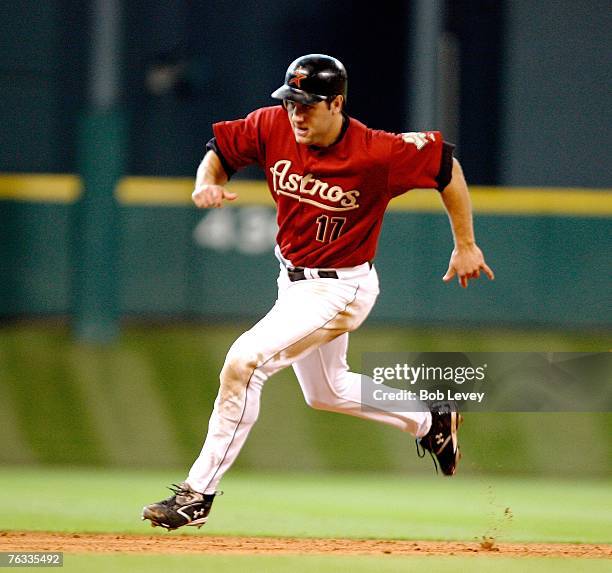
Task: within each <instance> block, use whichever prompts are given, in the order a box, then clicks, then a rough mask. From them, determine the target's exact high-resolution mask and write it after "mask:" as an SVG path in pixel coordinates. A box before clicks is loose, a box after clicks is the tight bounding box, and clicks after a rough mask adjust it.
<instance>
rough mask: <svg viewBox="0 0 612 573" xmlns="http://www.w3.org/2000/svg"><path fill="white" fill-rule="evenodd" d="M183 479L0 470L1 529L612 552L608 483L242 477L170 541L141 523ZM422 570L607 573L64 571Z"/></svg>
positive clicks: (360, 560) (116, 563)
mask: <svg viewBox="0 0 612 573" xmlns="http://www.w3.org/2000/svg"><path fill="white" fill-rule="evenodd" d="M182 477H183V476H182V475H181V473H180V472H137V471H109V470H99V469H82V468H81V469H77V468H63V469H60V468H57V469H49V468H35V467H34V468H33V467H27V468H24V467H4V468H2V469H0V506H1V507H2V512H1V514H0V530H44V531H65V532H77V531H80V532H117V533H140V534H146V535H148V534H151V535H166V536H172V535H198V536H203V535H213V534H214V535H248V536H253V535H255V536H257V535H262V536H275V537H278V536H280V537H283V536H288V537H341V538H345V537H355V538H375V539H419V540H425V539H432V540H464V541H477V540H480V539H481V538H482V537H483V536H493V537H495V538H496V539H497V540H498V541H500V542H507V541H517V542H579V543H600V544H601V543H607V544H609V543H612V522H611V520H610V515H611V508H612V481H609V480H591V481H588V480H581V481H566V480H556V481H555V480H550V479H528V478H523V479H508V478H500V477H495V478H491V477H487V478H477V477H462V476H461V475H458V476H456V477H455V478H453V479H445V478H442V477H439V476H437V477H436V476H431V477H430V478H423V477H411V476H410V475H407V476H405V477H398V476H385V475H384V473H382V472H381V473H379V474H377V475H372V474H344V475H343V474H310V475H308V474H287V475H281V474H270V475H261V474H252V473H248V474H245V473H239V472H235V473H233V474H230V475H228V476H227V477H226V478H225V480H224V482H223V484H222V489H223V490H224V492H225V495H223V496H222V497H219V498H218V499H217V500H216V501H215V506H214V508H213V512H212V513H211V519H210V521H209V523H208V524H207V525H206V526H205V527H204V528H202V529H201V530H196V529H194V530H187V531H185V532H183V530H181V531H180V533H179V532H173V533H168V532H165V531H162V530H160V529H151V528H150V527H149V526H148V525H147V524H146V523H144V522H141V521H140V519H139V515H140V509H141V506H142V505H143V504H145V503H149V502H152V501H155V500H158V499H160V498H162V497H166V491H165V489H164V488H165V485H167V484H169V483H171V482H173V481H177V480H180V479H181V478H182ZM506 508H510V510H511V514H512V517H511V518H508V517H507V512H506ZM571 562H574V564H573V568H571ZM419 564H420V565H421V566H422V565H424V564H427V567H428V568H429V569H430V570H431V571H437V570H444V569H445V567H447V566H451V567H453V568H454V569H455V570H459V571H464V570H469V571H517V572H518V571H549V570H550V571H553V570H554V571H570V570H572V571H604V570H605V569H604V568H603V565H604V564H605V563H603V562H602V560H593V559H584V560H575V559H565V560H562V559H557V558H546V559H543V558H534V559H531V558H519V559H514V560H510V559H506V558H497V557H486V556H476V557H474V558H460V557H457V558H451V557H449V558H439V557H427V558H420V557H419V558H416V557H415V558H413V557H394V556H381V557H380V558H375V557H369V556H367V557H340V556H306V557H304V556H301V557H298V556H296V557H292V556H274V557H272V556H192V555H187V556H178V555H174V556H173V555H164V556H135V555H91V556H90V555H79V556H73V555H66V556H65V567H66V568H67V569H68V570H75V571H77V570H85V569H87V570H88V571H144V570H146V571H147V572H156V571H160V572H161V571H175V570H176V571H178V570H184V569H187V568H189V567H191V566H195V567H200V568H202V570H211V571H213V570H214V571H232V572H235V571H244V570H246V569H248V570H249V571H271V572H274V571H346V570H347V569H349V568H350V569H351V570H352V571H409V570H412V567H415V568H416V567H418V566H419ZM204 566H206V568H205V569H204ZM607 566H608V567H609V566H610V562H609V561H608V562H607ZM72 568H73V569H72ZM209 568H210V569H209Z"/></svg>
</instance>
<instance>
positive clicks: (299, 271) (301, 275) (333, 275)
mask: <svg viewBox="0 0 612 573" xmlns="http://www.w3.org/2000/svg"><path fill="white" fill-rule="evenodd" d="M368 265H369V266H370V268H372V261H368ZM315 273H316V275H317V278H320V279H337V278H338V273H337V272H336V271H323V270H321V271H315ZM287 276H288V277H289V280H290V281H291V282H292V283H294V282H295V281H303V280H306V279H307V278H308V277H307V276H306V273H305V272H304V267H287Z"/></svg>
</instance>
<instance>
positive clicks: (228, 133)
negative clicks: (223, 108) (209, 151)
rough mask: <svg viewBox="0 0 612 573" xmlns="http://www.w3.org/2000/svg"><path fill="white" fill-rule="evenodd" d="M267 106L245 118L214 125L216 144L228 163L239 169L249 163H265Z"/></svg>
mask: <svg viewBox="0 0 612 573" xmlns="http://www.w3.org/2000/svg"><path fill="white" fill-rule="evenodd" d="M265 112H266V108H262V109H258V110H255V111H254V112H252V113H250V114H249V115H247V116H246V117H245V118H244V119H237V120H233V121H221V122H219V123H215V124H214V125H213V133H214V135H215V141H216V145H217V147H218V149H219V151H220V152H221V154H222V155H223V158H224V160H225V162H226V163H227V165H228V166H229V167H230V168H231V169H232V170H233V171H238V170H239V169H242V168H243V167H246V166H247V165H252V164H253V163H258V164H260V165H263V164H264V157H265V145H266V137H267V132H268V131H269V130H268V128H267V126H268V124H269V121H267V117H266V113H265Z"/></svg>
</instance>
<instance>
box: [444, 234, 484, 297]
mask: <svg viewBox="0 0 612 573" xmlns="http://www.w3.org/2000/svg"><path fill="white" fill-rule="evenodd" d="M481 270H482V271H484V273H485V274H486V275H487V277H489V279H490V280H494V279H495V274H494V273H493V271H492V270H491V268H490V267H489V265H487V263H485V260H484V255H483V254H482V251H481V250H480V249H479V248H478V245H475V244H474V245H469V246H465V247H455V248H454V249H453V252H452V254H451V258H450V262H449V264H448V270H447V271H446V274H445V275H444V276H443V277H442V280H443V281H444V282H446V283H448V282H450V281H451V280H452V279H453V277H454V276H455V275H457V280H458V281H459V284H460V285H461V286H462V287H463V288H467V286H468V281H469V280H470V279H477V278H479V277H480V271H481Z"/></svg>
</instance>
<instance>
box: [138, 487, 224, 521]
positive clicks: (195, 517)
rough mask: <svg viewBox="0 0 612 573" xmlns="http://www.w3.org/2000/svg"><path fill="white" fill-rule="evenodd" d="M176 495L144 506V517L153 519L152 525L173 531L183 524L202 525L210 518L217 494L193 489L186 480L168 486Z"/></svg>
mask: <svg viewBox="0 0 612 573" xmlns="http://www.w3.org/2000/svg"><path fill="white" fill-rule="evenodd" d="M168 489H169V490H170V491H171V492H172V493H173V494H174V495H173V496H171V497H169V498H168V499H164V500H163V501H158V502H157V503H152V504H151V505H146V506H145V507H143V508H142V519H143V520H145V519H149V520H151V526H152V527H158V526H159V527H165V528H166V529H167V530H169V531H172V530H173V529H178V528H179V527H182V526H183V525H195V526H197V527H202V525H204V524H205V523H206V520H207V519H208V514H209V513H210V508H211V507H212V503H213V500H214V498H215V495H217V494H218V493H219V492H216V493H211V494H204V493H198V492H197V491H193V490H192V489H191V488H190V487H189V486H188V485H187V483H186V482H183V483H181V484H172V487H169V488H168Z"/></svg>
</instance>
